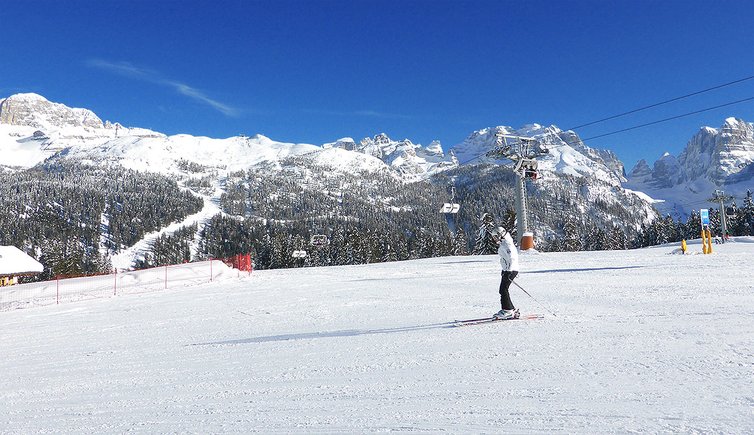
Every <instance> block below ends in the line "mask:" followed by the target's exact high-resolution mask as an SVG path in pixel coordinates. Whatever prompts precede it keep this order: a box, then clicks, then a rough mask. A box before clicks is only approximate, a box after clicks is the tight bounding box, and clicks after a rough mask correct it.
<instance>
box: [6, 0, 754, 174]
mask: <svg viewBox="0 0 754 435" xmlns="http://www.w3.org/2000/svg"><path fill="white" fill-rule="evenodd" d="M0 23H1V24H0V28H2V43H1V44H0V59H2V64H0V96H8V95H11V94H14V93H17V92H36V93H39V94H42V95H44V96H45V97H47V98H48V99H50V100H52V101H57V102H61V103H64V104H66V105H69V106H73V107H86V108H89V109H92V110H94V111H95V112H96V113H97V114H98V115H99V116H100V117H101V118H103V119H107V120H112V121H118V122H121V123H122V124H124V125H127V126H139V127H146V128H152V129H154V130H158V131H161V132H164V133H168V134H175V133H189V134H194V135H206V136H211V137H229V136H234V135H237V134H242V133H243V134H248V135H253V134H256V133H261V134H264V135H266V136H269V137H271V138H273V139H275V140H279V141H286V142H306V143H314V144H322V143H326V142H332V141H335V140H337V139H338V138H341V137H345V136H349V137H353V138H355V139H356V140H357V141H358V140H360V139H361V138H363V137H366V136H373V135H375V134H377V133H380V132H384V133H387V134H388V135H389V136H390V137H392V138H394V139H403V138H409V139H411V140H412V141H413V142H415V143H421V144H423V145H427V144H429V143H430V142H431V141H432V140H435V139H437V140H440V141H441V142H442V144H443V147H444V148H445V149H446V150H447V149H449V148H451V147H452V146H453V145H455V144H457V143H459V142H461V141H462V140H463V139H464V138H465V137H466V136H468V135H469V134H470V133H471V132H473V131H474V130H478V129H481V128H485V127H490V126H495V125H510V126H513V127H520V126H522V125H524V124H528V123H534V122H536V123H539V124H546V125H550V124H555V125H557V126H559V127H561V128H563V129H566V128H570V127H573V126H576V125H580V124H583V123H587V122H590V121H594V120H597V119H600V118H604V117H606V116H610V115H614V114H616V113H620V112H624V111H627V110H631V109H634V108H637V107H641V106H645V105H647V104H652V103H655V102H658V101H661V100H666V99H669V98H673V97H676V96H680V95H684V94H687V93H691V92H694V91H698V90H701V89H705V88H708V87H711V86H715V85H718V84H722V83H726V82H730V81H733V80H736V79H740V78H743V77H748V76H752V75H754V27H753V26H752V23H754V2H750V1H662V2H660V1H648V0H634V1H614V2H611V1H596V0H594V1H587V0H584V1H575V0H574V1H555V0H552V1H523V0H522V1H442V0H435V1H424V0H408V1H366V0H353V1H334V0H310V1H285V0H278V1H230V0H216V1H188V0H187V1H178V0H174V1H159V0H150V1H147V0H136V1H125V0H123V1H112V0H100V1H76V0H72V1H66V2H63V1H33V0H28V1H9V2H4V3H3V6H2V8H0ZM752 96H754V80H749V81H746V82H743V83H741V84H739V85H736V86H730V87H727V88H725V89H721V90H718V91H715V92H710V93H707V94H704V95H700V96H696V97H693V98H689V99H685V100H682V101H678V102H675V103H672V104H668V105H664V106H661V107H658V108H655V109H653V110H648V111H645V112H641V113H638V114H635V115H632V116H627V117H624V118H620V119H616V120H612V121H610V122H605V123H600V124H597V125H594V126H589V127H585V128H582V129H577V130H576V131H577V133H579V135H580V136H581V137H590V136H595V135H599V134H603V133H607V132H611V131H615V130H618V129H622V128H626V127H630V126H634V125H638V124H642V123H645V122H651V121H655V120H658V119H662V118H667V117H670V116H674V115H678V114H682V113H686V112H691V111H694V110H699V109H703V108H707V107H711V106H715V105H719V104H723V103H727V102H730V101H734V100H739V99H743V98H748V97H752ZM728 116H736V117H740V118H743V119H745V120H747V121H749V122H754V101H749V102H746V103H742V104H738V105H734V106H729V107H725V108H721V109H717V110H713V111H709V112H705V113H701V114H698V115H694V116H691V117H687V118H683V119H679V120H675V121H671V122H667V123H663V124H659V125H655V126H652V127H647V128H643V129H639V130H634V131H630V132H626V133H621V134H617V135H613V136H608V137H605V138H601V139H596V140H592V141H588V142H587V144H588V145H590V146H592V147H597V148H606V149H610V150H613V151H614V152H616V153H617V154H618V156H619V157H620V158H621V160H623V161H624V163H625V164H626V166H627V170H630V169H631V167H633V165H634V164H635V163H636V161H637V160H638V159H640V158H645V159H647V160H648V161H650V163H651V162H653V161H654V160H655V159H657V158H658V157H659V156H661V155H662V153H663V152H665V151H669V152H671V153H674V154H678V153H679V152H680V151H681V150H682V149H683V147H684V146H685V144H686V142H687V141H688V139H689V138H690V137H691V136H692V135H693V134H694V133H695V132H696V131H697V130H698V128H699V127H700V126H703V125H710V126H713V127H719V126H720V125H721V124H722V123H723V121H724V119H725V118H726V117H728Z"/></svg>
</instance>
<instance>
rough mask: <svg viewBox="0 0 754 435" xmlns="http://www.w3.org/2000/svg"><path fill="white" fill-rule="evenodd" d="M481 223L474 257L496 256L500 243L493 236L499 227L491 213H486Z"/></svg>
mask: <svg viewBox="0 0 754 435" xmlns="http://www.w3.org/2000/svg"><path fill="white" fill-rule="evenodd" d="M480 221H481V222H480V225H479V230H478V231H477V237H476V242H475V244H474V252H473V253H474V255H487V254H494V253H496V252H497V249H498V243H497V241H495V237H494V235H493V231H494V230H495V228H496V227H497V225H495V218H493V217H492V215H491V214H489V213H484V214H483V215H482V218H481V219H480Z"/></svg>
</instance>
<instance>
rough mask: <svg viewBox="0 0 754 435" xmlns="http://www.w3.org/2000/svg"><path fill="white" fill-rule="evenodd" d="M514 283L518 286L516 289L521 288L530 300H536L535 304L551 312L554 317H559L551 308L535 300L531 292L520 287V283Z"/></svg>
mask: <svg viewBox="0 0 754 435" xmlns="http://www.w3.org/2000/svg"><path fill="white" fill-rule="evenodd" d="M512 282H513V284H516V287H518V288H520V289H521V291H522V292H524V293H526V295H527V296H529V297H530V298H532V300H534V302H536V303H538V304H539V306H540V307H542V308H544V309H545V310H547V312H549V313H550V314H552V316H553V317H558V316H557V315H556V314H555V313H553V312H552V310H550V309H549V308H547V307H546V306H544V304H542V302H539V301H538V300H536V299H534V296H532V295H530V294H529V292H528V291H526V290H524V288H523V287H521V286H520V285H518V283H517V282H516V281H512Z"/></svg>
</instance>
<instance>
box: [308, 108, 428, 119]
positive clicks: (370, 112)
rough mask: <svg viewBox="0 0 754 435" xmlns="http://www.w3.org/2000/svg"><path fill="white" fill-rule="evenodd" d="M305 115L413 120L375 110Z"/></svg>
mask: <svg viewBox="0 0 754 435" xmlns="http://www.w3.org/2000/svg"><path fill="white" fill-rule="evenodd" d="M305 112H306V113H312V114H320V115H331V116H363V117H367V118H383V119H406V120H408V119H413V118H412V117H411V116H408V115H401V114H398V113H388V112H378V111H376V110H355V111H352V112H346V111H337V110H315V109H309V110H305Z"/></svg>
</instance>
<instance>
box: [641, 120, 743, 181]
mask: <svg viewBox="0 0 754 435" xmlns="http://www.w3.org/2000/svg"><path fill="white" fill-rule="evenodd" d="M752 163H754V124H752V123H748V122H745V121H743V120H741V119H737V118H728V119H726V120H725V122H724V123H723V125H722V126H721V127H720V128H711V127H702V128H701V129H700V130H699V131H698V132H697V133H696V134H695V135H694V136H693V137H692V138H691V140H689V142H688V143H687V144H686V148H685V149H684V150H683V152H681V154H680V155H679V156H678V158H677V159H676V158H675V157H674V156H672V155H670V154H668V153H665V155H663V156H662V157H661V158H660V159H659V160H657V162H655V164H654V168H653V169H652V170H651V172H650V173H649V174H647V173H646V162H644V161H642V162H639V164H637V167H635V168H634V169H633V170H632V171H631V175H630V177H629V180H630V182H631V183H639V182H645V183H648V184H649V185H650V186H653V187H656V188H671V187H674V186H680V185H684V184H688V183H696V182H699V181H707V182H709V183H711V184H713V185H715V186H719V187H724V186H725V185H727V184H731V183H739V182H741V181H746V180H744V179H745V178H747V177H744V176H743V175H744V174H747V173H749V172H751V171H750V170H747V167H749V166H750V165H752Z"/></svg>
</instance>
